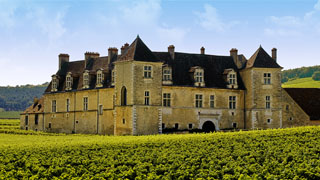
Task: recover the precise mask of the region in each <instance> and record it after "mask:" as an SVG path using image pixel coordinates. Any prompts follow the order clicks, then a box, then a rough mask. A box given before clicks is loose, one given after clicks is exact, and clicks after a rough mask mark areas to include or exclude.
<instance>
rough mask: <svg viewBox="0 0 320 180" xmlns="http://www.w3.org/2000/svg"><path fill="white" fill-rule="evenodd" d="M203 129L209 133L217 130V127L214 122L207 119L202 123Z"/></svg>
mask: <svg viewBox="0 0 320 180" xmlns="http://www.w3.org/2000/svg"><path fill="white" fill-rule="evenodd" d="M202 130H203V132H206V133H209V132H214V131H216V127H215V125H214V124H213V122H211V121H206V122H205V123H203V125H202Z"/></svg>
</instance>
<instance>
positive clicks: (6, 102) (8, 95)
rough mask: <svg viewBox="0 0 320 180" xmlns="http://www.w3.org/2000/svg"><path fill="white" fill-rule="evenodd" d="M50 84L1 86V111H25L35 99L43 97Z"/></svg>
mask: <svg viewBox="0 0 320 180" xmlns="http://www.w3.org/2000/svg"><path fill="white" fill-rule="evenodd" d="M47 85H48V83H44V84H42V85H23V86H16V87H11V86H6V87H3V86H0V110H5V111H23V110H25V108H27V107H28V106H30V105H31V104H32V102H33V98H34V97H38V98H39V97H41V96H42V94H43V92H44V90H45V89H46V87H47Z"/></svg>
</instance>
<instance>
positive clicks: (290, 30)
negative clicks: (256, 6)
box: [264, 0, 320, 36]
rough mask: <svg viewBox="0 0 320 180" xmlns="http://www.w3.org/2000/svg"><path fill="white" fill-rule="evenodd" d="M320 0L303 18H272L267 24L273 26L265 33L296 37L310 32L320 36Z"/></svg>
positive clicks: (268, 19)
mask: <svg viewBox="0 0 320 180" xmlns="http://www.w3.org/2000/svg"><path fill="white" fill-rule="evenodd" d="M319 12H320V0H318V1H317V3H316V4H315V5H314V8H313V9H312V10H311V11H309V12H306V13H305V15H304V16H303V17H297V16H282V17H276V16H270V17H269V18H267V22H268V23H270V25H271V26H272V28H271V27H269V28H266V29H265V30H264V33H265V34H266V35H269V36H296V35H301V34H306V33H310V32H314V33H318V34H319V24H320V21H319Z"/></svg>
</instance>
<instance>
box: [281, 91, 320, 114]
mask: <svg viewBox="0 0 320 180" xmlns="http://www.w3.org/2000/svg"><path fill="white" fill-rule="evenodd" d="M284 90H285V91H286V92H287V93H288V94H289V95H290V96H291V98H292V99H293V100H294V101H295V102H296V103H297V104H298V105H299V106H300V107H301V108H302V109H303V110H304V112H306V113H307V114H308V115H309V116H310V120H320V101H319V99H320V89H319V88H284Z"/></svg>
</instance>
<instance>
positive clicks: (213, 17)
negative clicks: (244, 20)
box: [194, 4, 239, 32]
mask: <svg viewBox="0 0 320 180" xmlns="http://www.w3.org/2000/svg"><path fill="white" fill-rule="evenodd" d="M194 14H195V15H196V16H197V22H198V24H200V26H201V27H203V28H204V29H206V30H209V31H210V30H214V31H217V32H223V31H226V30H228V29H230V28H231V27H233V26H235V25H237V24H239V22H237V21H232V22H226V23H225V22H223V21H222V20H221V18H220V16H219V14H218V12H217V9H216V8H215V7H213V6H211V5H209V4H205V5H204V12H194Z"/></svg>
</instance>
